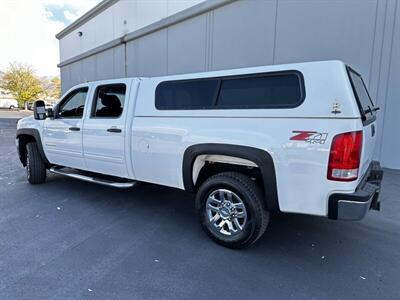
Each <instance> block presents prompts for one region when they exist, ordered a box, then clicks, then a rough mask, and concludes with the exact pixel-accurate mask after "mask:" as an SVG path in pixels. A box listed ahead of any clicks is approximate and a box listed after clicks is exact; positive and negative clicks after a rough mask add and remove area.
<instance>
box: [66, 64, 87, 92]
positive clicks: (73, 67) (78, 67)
mask: <svg viewBox="0 0 400 300" xmlns="http://www.w3.org/2000/svg"><path fill="white" fill-rule="evenodd" d="M69 67H70V87H71V86H74V85H76V84H79V83H82V82H84V80H83V72H82V61H77V62H74V63H72V64H70V65H69Z"/></svg>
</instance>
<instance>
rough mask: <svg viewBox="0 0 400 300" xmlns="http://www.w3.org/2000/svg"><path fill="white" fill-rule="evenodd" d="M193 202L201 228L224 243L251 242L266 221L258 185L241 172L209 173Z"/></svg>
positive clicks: (231, 245) (236, 245)
mask: <svg viewBox="0 0 400 300" xmlns="http://www.w3.org/2000/svg"><path fill="white" fill-rule="evenodd" d="M196 202H197V208H198V213H199V217H200V222H201V225H202V228H203V230H204V231H205V232H206V233H207V235H208V236H209V237H210V238H211V239H213V240H214V241H215V242H217V243H218V244H220V245H223V246H225V247H229V248H244V247H246V246H249V245H251V244H252V243H254V242H255V241H257V240H258V239H259V238H260V237H261V236H262V234H263V233H264V232H265V229H266V228H267V225H268V222H269V212H268V211H267V210H266V209H265V207H264V201H263V196H262V192H261V191H260V188H259V187H258V186H257V185H256V184H255V182H253V181H252V180H251V179H250V178H249V177H247V176H245V175H243V174H241V173H237V172H225V173H220V174H217V175H214V176H212V177H210V178H209V179H207V180H206V181H205V182H204V183H203V184H202V186H201V187H200V189H199V191H198V194H197V197H196Z"/></svg>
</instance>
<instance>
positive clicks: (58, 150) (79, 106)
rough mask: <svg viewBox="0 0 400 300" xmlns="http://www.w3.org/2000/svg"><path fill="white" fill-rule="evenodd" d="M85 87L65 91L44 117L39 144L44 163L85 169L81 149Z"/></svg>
mask: <svg viewBox="0 0 400 300" xmlns="http://www.w3.org/2000/svg"><path fill="white" fill-rule="evenodd" d="M88 92H89V86H88V85H83V86H80V87H78V88H76V89H74V90H72V91H71V92H69V93H68V94H67V95H66V96H65V97H64V98H63V99H62V100H61V101H60V102H59V104H57V106H56V107H55V109H54V118H47V119H46V120H45V122H44V127H43V137H42V138H43V142H44V143H43V145H44V150H45V153H46V156H47V158H48V160H49V161H50V162H51V163H53V164H56V165H61V166H66V167H71V168H76V169H85V164H84V160H83V149H82V124H83V115H84V112H85V103H86V99H87V95H88Z"/></svg>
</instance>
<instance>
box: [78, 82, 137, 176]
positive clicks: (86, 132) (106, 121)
mask: <svg viewBox="0 0 400 300" xmlns="http://www.w3.org/2000/svg"><path fill="white" fill-rule="evenodd" d="M92 88H93V91H94V92H93V93H92V94H91V99H90V103H91V109H90V111H88V112H87V113H86V118H85V122H84V126H83V152H84V158H85V164H86V167H87V170H89V171H92V172H97V173H102V174H107V175H113V176H118V177H124V178H129V177H130V176H129V173H128V167H127V161H126V155H125V144H126V142H127V141H126V136H127V127H128V126H127V124H126V120H127V108H128V107H127V106H128V105H127V98H128V95H129V90H130V81H129V80H118V81H114V80H112V81H107V83H106V84H105V83H99V84H96V85H93V87H92ZM128 119H129V118H128Z"/></svg>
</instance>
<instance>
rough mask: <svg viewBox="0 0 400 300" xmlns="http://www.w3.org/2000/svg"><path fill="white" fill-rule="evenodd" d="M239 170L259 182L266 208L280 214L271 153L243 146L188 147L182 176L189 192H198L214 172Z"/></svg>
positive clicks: (209, 145)
mask: <svg viewBox="0 0 400 300" xmlns="http://www.w3.org/2000/svg"><path fill="white" fill-rule="evenodd" d="M223 171H237V172H240V173H244V174H246V175H248V176H249V177H251V178H253V179H254V180H256V181H257V182H259V186H260V187H261V188H262V189H263V190H264V195H265V202H266V207H267V209H268V210H270V211H279V202H278V192H277V185H276V174H275V165H274V161H273V159H272V156H271V154H270V153H269V152H267V151H265V150H263V149H259V148H254V147H249V146H241V145H231V144H216V143H205V144H195V145H192V146H190V147H188V148H187V149H186V150H185V153H184V155H183V163H182V177H183V185H184V188H185V190H186V191H189V192H196V191H197V189H198V187H199V185H200V184H201V183H202V182H204V180H205V179H206V178H208V176H209V175H212V174H213V173H214V172H218V173H219V172H223Z"/></svg>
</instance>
